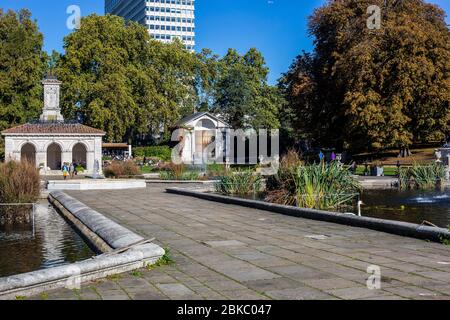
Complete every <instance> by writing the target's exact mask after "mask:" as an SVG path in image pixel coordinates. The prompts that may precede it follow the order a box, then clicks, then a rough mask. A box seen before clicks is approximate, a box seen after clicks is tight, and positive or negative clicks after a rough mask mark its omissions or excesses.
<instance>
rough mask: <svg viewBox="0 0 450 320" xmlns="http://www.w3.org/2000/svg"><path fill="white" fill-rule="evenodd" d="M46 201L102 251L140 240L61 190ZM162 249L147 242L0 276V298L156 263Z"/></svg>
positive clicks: (12, 297)
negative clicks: (66, 262) (85, 257)
mask: <svg viewBox="0 0 450 320" xmlns="http://www.w3.org/2000/svg"><path fill="white" fill-rule="evenodd" d="M49 201H50V202H51V203H53V205H54V206H55V207H57V208H58V209H59V210H60V212H61V213H62V214H63V215H64V216H65V217H66V218H67V219H68V220H69V221H70V222H71V223H72V224H73V225H74V226H75V227H76V228H77V229H78V230H79V231H80V232H82V233H83V235H84V236H85V237H86V238H88V239H89V241H90V242H91V243H92V244H93V245H94V246H95V247H96V248H97V249H98V250H100V251H101V252H102V253H108V252H111V251H112V250H113V249H120V248H126V247H128V246H130V245H132V244H134V243H136V242H138V241H142V240H144V238H142V237H141V236H139V235H137V234H135V233H133V232H132V231H130V230H128V229H126V228H125V227H123V226H121V225H119V224H117V223H116V222H113V221H112V220H110V219H108V218H106V217H105V216H103V215H102V214H100V213H98V212H97V211H94V210H92V209H90V208H89V207H87V206H85V205H84V204H83V203H81V202H80V201H78V200H76V199H74V198H72V197H70V196H68V195H67V194H65V193H63V192H60V191H55V192H52V193H50V195H49ZM164 253H165V252H164V250H163V249H162V248H161V247H159V246H158V245H156V244H153V243H147V244H142V245H137V246H135V247H132V248H130V249H128V250H126V251H124V252H123V253H117V254H114V253H113V254H110V255H107V254H104V255H99V256H97V257H95V258H92V259H88V260H84V261H80V262H76V263H73V264H69V265H65V266H60V267H54V268H50V269H44V270H38V271H33V272H28V273H24V274H19V275H14V276H10V277H4V278H0V300H5V299H14V298H15V297H17V296H26V295H35V294H38V293H41V292H43V291H46V290H51V289H56V288H61V287H65V286H68V285H71V286H73V284H74V282H84V281H91V280H95V279H99V278H104V277H106V276H108V275H112V274H117V273H122V272H127V271H130V270H134V269H139V268H142V267H145V266H147V265H149V264H150V265H151V264H154V263H156V262H157V261H158V260H159V259H160V258H161V257H162V256H163V255H164Z"/></svg>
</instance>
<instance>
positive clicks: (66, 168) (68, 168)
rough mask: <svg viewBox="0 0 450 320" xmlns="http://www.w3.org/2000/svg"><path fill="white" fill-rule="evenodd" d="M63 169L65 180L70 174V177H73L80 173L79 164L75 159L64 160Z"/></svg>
mask: <svg viewBox="0 0 450 320" xmlns="http://www.w3.org/2000/svg"><path fill="white" fill-rule="evenodd" d="M61 171H62V173H63V177H64V180H66V179H67V177H68V176H70V178H73V177H74V176H76V175H78V172H77V164H76V163H75V162H74V161H72V162H71V163H68V162H64V164H63V165H62V168H61Z"/></svg>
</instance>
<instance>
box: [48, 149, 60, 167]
mask: <svg viewBox="0 0 450 320" xmlns="http://www.w3.org/2000/svg"><path fill="white" fill-rule="evenodd" d="M61 152H62V151H61V147H60V146H59V144H57V143H52V144H51V145H49V146H48V148H47V167H49V168H50V170H61V165H62V164H61Z"/></svg>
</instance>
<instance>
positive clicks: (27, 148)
mask: <svg viewBox="0 0 450 320" xmlns="http://www.w3.org/2000/svg"><path fill="white" fill-rule="evenodd" d="M20 160H21V161H27V162H28V163H30V164H32V165H33V166H36V148H35V147H34V146H33V145H32V144H31V143H26V144H24V145H23V146H22V149H21V150H20Z"/></svg>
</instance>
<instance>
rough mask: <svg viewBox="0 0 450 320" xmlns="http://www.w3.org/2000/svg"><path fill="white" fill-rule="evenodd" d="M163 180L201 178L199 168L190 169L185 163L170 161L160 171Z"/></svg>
mask: <svg viewBox="0 0 450 320" xmlns="http://www.w3.org/2000/svg"><path fill="white" fill-rule="evenodd" d="M159 177H160V178H161V179H162V180H179V181H193V180H199V179H200V172H199V171H198V170H188V168H187V167H186V165H184V164H174V163H169V164H167V165H165V166H164V167H163V168H162V170H161V171H160V172H159Z"/></svg>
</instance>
